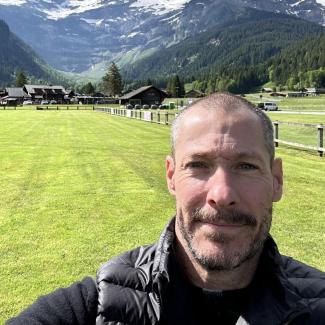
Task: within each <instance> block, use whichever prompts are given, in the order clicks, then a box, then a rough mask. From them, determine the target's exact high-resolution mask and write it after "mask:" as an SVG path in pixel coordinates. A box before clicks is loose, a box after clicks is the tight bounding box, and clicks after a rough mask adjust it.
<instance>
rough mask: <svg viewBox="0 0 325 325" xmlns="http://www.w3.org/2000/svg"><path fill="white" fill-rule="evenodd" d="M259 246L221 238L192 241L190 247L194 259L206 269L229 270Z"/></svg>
mask: <svg viewBox="0 0 325 325" xmlns="http://www.w3.org/2000/svg"><path fill="white" fill-rule="evenodd" d="M260 249H261V247H257V246H256V247H254V248H253V249H252V245H250V244H249V243H244V242H239V241H238V242H237V240H236V239H234V240H230V238H227V239H226V238H223V240H221V239H220V240H219V241H211V240H207V239H206V240H203V241H200V242H197V243H195V242H193V243H192V245H191V248H190V251H191V253H192V256H193V257H194V259H195V260H196V261H197V262H198V263H199V264H200V265H201V266H202V267H203V268H205V269H206V270H209V271H226V270H227V271H229V270H233V269H236V268H237V267H239V266H241V265H242V264H243V263H245V262H247V261H248V260H250V259H251V258H253V257H254V256H255V255H256V254H257V253H258V252H259V251H260Z"/></svg>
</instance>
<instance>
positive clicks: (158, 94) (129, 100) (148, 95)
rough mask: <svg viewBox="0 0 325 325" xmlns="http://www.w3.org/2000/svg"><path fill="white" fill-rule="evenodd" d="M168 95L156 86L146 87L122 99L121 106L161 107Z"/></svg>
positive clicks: (120, 100)
mask: <svg viewBox="0 0 325 325" xmlns="http://www.w3.org/2000/svg"><path fill="white" fill-rule="evenodd" d="M166 97H167V93H165V92H164V91H163V90H161V89H159V88H157V87H155V86H152V85H150V86H144V87H141V88H139V89H136V90H133V91H131V92H129V93H128V94H125V95H124V96H122V97H120V99H119V102H120V105H126V104H131V105H136V104H140V105H160V104H161V103H162V102H163V101H164V99H165V98H166Z"/></svg>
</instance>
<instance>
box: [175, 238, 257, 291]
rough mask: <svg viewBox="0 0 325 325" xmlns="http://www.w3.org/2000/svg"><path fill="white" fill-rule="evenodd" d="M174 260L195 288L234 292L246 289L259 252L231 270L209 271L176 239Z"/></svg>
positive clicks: (253, 272) (255, 266)
mask: <svg viewBox="0 0 325 325" xmlns="http://www.w3.org/2000/svg"><path fill="white" fill-rule="evenodd" d="M175 252H176V258H177V260H178V264H179V265H181V266H182V271H183V272H184V273H185V275H186V277H187V278H188V279H189V281H190V282H191V283H192V284H194V285H195V286H197V287H201V288H204V289H209V290H214V291H224V290H236V289H242V288H245V287H247V286H248V285H249V284H250V283H251V282H252V280H253V277H254V275H255V272H256V269H257V266H258V261H259V257H260V255H261V251H260V252H259V253H258V254H256V255H255V256H254V257H253V258H251V259H249V260H247V261H245V262H244V263H242V264H241V265H240V266H238V267H237V268H235V269H233V270H226V271H211V270H206V269H205V268H204V267H203V266H202V265H200V264H199V263H198V262H197V261H196V260H195V259H194V257H193V256H192V254H191V253H190V252H188V251H187V250H186V247H184V245H182V243H181V242H180V241H179V240H178V239H176V248H175Z"/></svg>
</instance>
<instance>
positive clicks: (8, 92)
mask: <svg viewBox="0 0 325 325" xmlns="http://www.w3.org/2000/svg"><path fill="white" fill-rule="evenodd" d="M0 99H1V104H3V105H6V106H17V105H20V104H22V103H23V101H24V100H26V99H31V97H30V96H29V95H28V94H27V93H26V92H25V91H24V90H23V88H22V87H8V88H6V89H5V92H4V96H3V97H1V98H0Z"/></svg>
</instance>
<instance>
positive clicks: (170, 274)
mask: <svg viewBox="0 0 325 325" xmlns="http://www.w3.org/2000/svg"><path fill="white" fill-rule="evenodd" d="M166 175H167V184H168V189H169V191H170V193H171V194H172V195H174V196H175V198H176V217H175V218H174V219H172V220H171V221H170V223H169V224H168V225H167V227H166V229H165V230H164V231H163V233H162V235H161V237H160V239H159V241H158V242H157V243H156V244H154V245H151V246H145V247H140V248H137V249H135V250H133V251H130V252H126V253H124V254H123V255H121V256H118V257H115V258H113V259H112V260H110V261H109V262H108V263H107V264H105V265H104V266H103V267H102V268H101V269H100V270H99V272H98V275H97V278H96V281H95V282H94V281H93V280H92V279H90V278H86V279H84V280H83V281H82V282H80V283H76V284H74V285H72V286H71V287H70V288H67V289H59V290H57V291H56V292H54V293H52V294H50V295H48V296H45V297H41V298H40V299H39V300H38V301H37V302H36V303H35V304H34V305H32V306H31V307H29V308H28V309H27V310H25V311H24V312H22V313H21V314H20V316H18V317H17V318H14V319H12V320H10V321H9V322H8V324H95V323H96V324H189V325H190V324H272V325H273V324H292V325H298V324H324V323H325V275H324V273H322V272H321V271H318V270H316V269H314V268H311V267H309V266H307V265H304V264H302V263H299V262H297V261H294V260H293V259H291V258H287V257H283V256H281V255H280V254H279V253H278V250H277V248H276V245H275V243H274V241H273V240H272V238H271V237H270V235H269V230H270V226H271V220H272V204H273V202H276V201H278V200H280V199H281V196H282V184H283V178H282V165H281V160H280V159H275V158H274V144H273V128H272V123H271V121H270V120H269V118H268V117H267V116H266V115H265V114H264V113H263V112H262V111H260V110H259V109H257V108H255V107H254V106H253V105H252V104H250V103H249V102H247V101H246V100H244V99H242V98H240V97H237V96H234V95H231V94H228V93H216V94H213V95H211V96H209V97H206V98H203V99H201V100H199V101H197V102H195V103H193V104H192V105H191V106H189V107H188V108H187V109H185V110H183V111H182V112H181V113H180V115H179V116H178V117H177V119H176V120H175V121H174V124H173V127H172V155H171V156H168V157H167V158H166Z"/></svg>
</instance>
